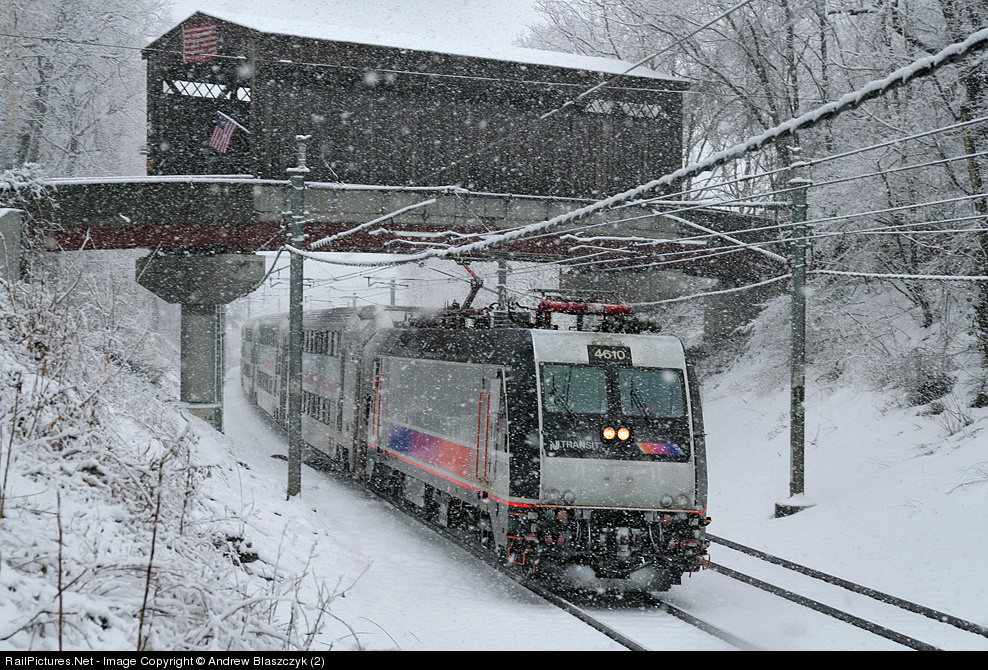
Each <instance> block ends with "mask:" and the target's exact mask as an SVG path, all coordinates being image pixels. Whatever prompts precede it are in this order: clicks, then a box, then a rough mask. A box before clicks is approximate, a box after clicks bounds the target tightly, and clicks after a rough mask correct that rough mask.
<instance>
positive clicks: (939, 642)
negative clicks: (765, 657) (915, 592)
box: [707, 534, 988, 651]
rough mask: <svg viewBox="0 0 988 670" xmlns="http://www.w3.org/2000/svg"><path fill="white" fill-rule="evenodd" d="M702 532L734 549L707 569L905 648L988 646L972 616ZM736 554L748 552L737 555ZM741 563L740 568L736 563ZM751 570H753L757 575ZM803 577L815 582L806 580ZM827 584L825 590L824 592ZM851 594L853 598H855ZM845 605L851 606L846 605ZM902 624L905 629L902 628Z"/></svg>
mask: <svg viewBox="0 0 988 670" xmlns="http://www.w3.org/2000/svg"><path fill="white" fill-rule="evenodd" d="M707 537H708V538H709V539H710V540H711V541H712V542H714V543H715V544H717V545H720V546H721V547H725V548H727V549H729V550H730V551H731V552H735V554H733V555H732V554H730V553H729V554H728V558H729V561H730V562H732V563H733V564H734V566H735V567H728V566H727V565H724V564H722V563H711V569H712V570H714V571H715V572H718V573H720V574H722V575H725V576H727V577H730V578H732V579H735V580H738V581H741V582H744V583H746V584H749V585H751V586H754V587H755V588H758V589H760V590H762V591H766V592H768V593H772V594H773V595H776V596H778V597H781V598H784V599H786V600H788V601H790V602H794V603H796V604H798V605H801V606H803V607H806V608H809V609H812V610H814V611H817V612H820V613H822V614H825V615H827V616H830V617H833V618H835V619H837V620H839V621H843V622H845V623H848V624H850V625H852V626H855V627H857V628H860V629H862V630H865V631H867V632H869V633H872V634H874V635H877V636H879V637H882V638H885V639H888V640H891V641H893V642H896V643H898V644H901V645H903V646H905V647H908V648H910V649H916V650H922V651H932V650H940V649H945V648H959V649H972V648H979V649H988V629H986V628H985V627H984V626H980V625H978V624H976V623H974V622H971V621H966V620H964V619H962V618H960V617H956V616H953V615H951V614H948V613H946V612H941V611H939V610H936V609H933V608H931V607H926V606H924V605H919V604H917V603H914V602H910V601H908V600H905V599H903V598H899V597H897V596H893V595H891V594H888V593H883V592H881V591H878V590H877V589H873V588H871V587H867V586H863V585H861V584H857V583H854V582H851V581H849V580H846V579H843V578H841V577H837V576H835V575H830V574H827V573H824V572H822V571H819V570H815V569H813V568H809V567H807V566H804V565H800V564H798V563H795V562H793V561H789V560H786V559H783V558H779V557H777V556H773V555H771V554H768V553H766V552H762V551H759V550H757V549H753V548H751V547H747V546H745V545H742V544H739V543H737V542H733V541H731V540H728V539H725V538H722V537H718V536H716V535H710V534H708V536H707ZM738 556H744V557H750V558H746V559H745V560H741V561H739V560H738ZM742 564H743V567H744V570H745V571H744V572H742V570H741V569H738V568H739V566H740V565H742ZM759 564H761V565H762V566H765V565H767V566H773V567H770V568H769V569H768V570H766V569H764V567H759ZM773 570H774V571H773ZM751 573H757V575H758V576H755V574H751ZM791 575H797V576H799V577H800V579H796V580H793V579H792V578H791V577H790V576H791ZM806 578H808V579H809V580H811V582H812V583H813V584H816V586H814V585H813V584H809V585H808V584H807V579H806ZM769 580H771V581H769ZM797 583H798V585H797ZM783 584H785V586H784V585H783ZM820 585H826V586H820ZM828 588H829V590H830V593H828V592H827V591H828ZM797 590H798V592H797ZM834 591H838V592H843V594H844V595H842V596H841V595H838V596H835V595H833V592H834ZM847 593H850V594H854V596H855V597H854V598H849V597H848V596H847V595H846V594H847ZM855 598H856V601H854V600H855ZM825 599H826V600H830V601H831V602H841V603H843V604H842V607H841V608H838V607H835V606H833V605H832V604H828V603H826V602H823V600H825ZM852 601H854V602H852ZM850 609H853V610H854V612H851V611H848V610H850ZM883 620H884V621H891V622H893V623H892V624H890V625H883V624H882V623H879V621H883ZM891 625H895V629H893V628H891ZM904 630H905V631H908V632H903V631H904ZM920 636H922V638H923V639H920Z"/></svg>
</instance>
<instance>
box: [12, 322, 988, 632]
mask: <svg viewBox="0 0 988 670" xmlns="http://www.w3.org/2000/svg"><path fill="white" fill-rule="evenodd" d="M42 307H43V305H42V306H40V307H39V308H38V309H39V312H38V313H39V314H43V313H45V310H44V309H41V308H42ZM5 309H6V308H5ZM16 310H20V311H16ZM16 310H11V311H7V312H5V313H4V319H5V321H4V322H3V326H4V328H3V329H0V335H2V338H0V340H2V341H0V374H2V376H3V383H2V384H0V396H2V398H0V400H2V401H3V402H2V403H0V411H2V412H4V413H5V415H4V417H5V418H4V420H3V421H4V423H0V447H2V449H0V468H2V470H3V477H2V479H0V500H3V508H2V509H0V513H2V518H0V650H21V651H23V650H29V649H30V650H55V649H58V648H59V644H60V642H59V637H60V636H61V638H62V639H61V644H62V646H63V648H65V649H104V650H111V649H115V650H132V649H135V648H136V647H137V646H138V639H140V640H141V643H140V644H141V645H143V647H144V648H147V649H158V650H180V649H190V648H191V649H230V648H232V649H248V648H262V649H270V650H279V649H286V648H298V647H308V648H312V649H317V650H323V649H402V650H453V649H474V650H486V649H492V650H493V649H513V650H514V649H517V650H527V649H539V650H564V649H565V650H568V649H586V650H614V649H619V648H620V647H619V646H618V645H617V644H616V643H615V642H613V641H611V640H609V639H608V638H606V637H604V636H603V635H601V634H599V633H597V632H594V631H592V630H591V629H589V628H588V627H587V626H585V625H584V624H582V623H580V622H578V621H577V620H576V619H573V618H572V617H570V616H568V615H566V614H564V613H562V612H561V611H559V610H556V609H554V608H552V607H550V606H548V605H546V604H544V603H542V602H540V601H539V600H538V599H537V598H535V597H534V596H532V595H531V594H529V593H528V592H527V591H525V590H524V589H522V588H521V587H520V586H518V585H517V584H515V583H513V582H512V581H510V580H509V579H507V578H506V577H504V576H501V575H498V574H495V573H492V571H491V570H490V569H488V568H486V567H485V566H483V565H481V564H480V563H479V562H478V561H476V560H475V559H474V558H472V557H471V556H469V555H467V554H465V553H464V552H462V551H461V550H459V549H457V548H455V547H452V546H450V545H448V544H447V543H446V542H444V541H443V540H440V539H437V538H436V537H434V536H433V535H432V534H431V533H430V532H429V531H427V530H424V529H423V528H420V527H418V526H417V525H416V524H414V523H412V522H409V521H408V520H407V519H406V518H404V517H403V516H402V515H400V514H399V513H397V512H395V511H394V510H392V509H390V508H389V507H388V506H387V505H385V504H384V503H382V502H380V501H378V500H377V499H375V498H373V497H371V496H370V495H369V494H368V493H367V492H366V491H364V490H363V489H361V488H360V487H358V486H355V485H353V484H351V483H348V482H347V481H345V480H342V479H339V478H334V477H333V476H330V475H328V474H325V473H321V472H317V471H314V470H311V469H309V468H305V469H304V470H303V491H302V493H301V495H300V496H298V497H295V498H293V499H291V500H287V499H286V494H285V489H286V484H287V468H286V464H285V461H284V460H282V459H281V458H275V457H274V456H277V455H282V454H284V453H285V444H284V437H283V435H282V433H281V432H280V431H279V430H277V429H276V428H274V427H272V425H271V424H270V422H268V421H266V420H265V419H264V418H263V417H262V416H260V415H258V414H257V413H256V412H255V411H254V410H253V409H252V408H251V407H250V406H249V405H248V404H247V403H246V401H245V400H244V398H243V396H242V395H241V393H240V391H239V388H238V385H237V373H236V370H235V369H231V371H230V376H229V378H228V384H227V393H226V413H225V425H226V434H225V435H223V434H219V433H216V432H215V431H213V430H212V429H210V428H209V427H208V426H207V425H206V424H204V423H202V422H200V421H198V420H196V419H194V418H191V417H188V416H183V415H182V414H180V413H179V412H178V411H176V410H175V409H174V408H173V407H172V405H171V402H170V401H169V400H168V396H169V392H168V391H167V390H166V391H164V392H163V391H162V390H161V389H160V388H157V387H155V386H152V385H149V384H148V383H146V382H144V381H142V380H140V379H139V378H137V377H136V376H133V374H132V370H131V368H128V367H126V366H125V367H119V366H118V365H117V364H115V363H114V362H112V361H103V360H102V359H99V358H94V359H93V360H88V361H85V362H86V365H87V366H88V367H87V368H85V369H86V370H90V372H89V373H88V375H89V380H76V381H72V375H70V374H69V373H68V372H67V370H68V369H69V368H71V365H69V364H65V366H62V365H61V364H60V365H59V366H55V365H54V363H55V362H57V361H59V360H62V359H60V358H58V357H55V358H51V357H50V356H49V353H50V350H45V349H43V348H39V347H40V346H41V345H40V344H39V341H38V340H37V339H36V338H34V337H33V336H32V335H31V333H32V331H31V330H30V328H34V327H36V325H35V324H33V322H32V320H31V319H28V318H25V314H26V313H25V311H24V307H23V306H22V305H21V306H19V307H18V308H16ZM65 316H66V317H69V316H72V314H68V315H65ZM73 318H78V316H75V317H73ZM64 321H65V319H64V318H63V319H61V320H59V321H57V323H53V324H51V325H50V328H51V329H52V330H49V331H46V332H49V340H48V341H49V342H51V341H52V340H51V339H50V338H51V335H50V334H51V333H56V334H57V333H58V332H61V331H59V330H58V328H59V327H61V324H62V323H63V322H64ZM85 337H88V336H85ZM85 337H83V338H82V339H85ZM80 342H81V340H79V341H77V342H76V344H79V345H80V346H78V348H77V349H76V350H75V351H76V354H75V355H76V356H77V357H78V356H81V357H82V358H83V359H85V357H87V356H90V357H92V356H93V353H92V352H93V351H95V349H86V348H85V347H83V346H81V344H80ZM46 351H47V352H48V353H46ZM87 352H88V353H87ZM773 356H776V353H773V352H772V351H771V350H769V349H766V348H764V347H763V348H761V350H756V352H755V353H751V352H749V353H748V354H747V355H746V356H742V357H739V358H738V359H737V361H735V363H734V364H733V365H732V366H731V367H729V368H727V369H726V371H722V372H720V373H718V374H714V375H711V376H709V377H708V378H707V379H706V381H705V385H704V399H705V418H706V425H707V431H708V438H707V444H708V453H709V463H710V477H709V479H710V500H709V508H708V509H709V514H710V516H711V517H712V518H713V523H712V524H711V526H710V531H711V532H712V533H714V534H716V535H719V536H721V537H725V538H728V539H731V540H734V541H737V542H741V543H743V544H747V545H750V546H754V547H756V548H759V549H762V550H765V551H768V552H771V553H774V554H777V555H781V556H784V557H787V558H790V559H792V560H795V561H796V562H799V563H802V564H804V565H808V566H810V567H813V568H816V569H818V570H822V571H825V572H829V573H832V574H836V575H839V576H841V577H844V578H846V579H850V580H852V581H856V582H858V583H862V584H865V585H868V586H871V587H873V588H876V589H878V590H880V591H884V592H887V593H890V594H893V595H896V596H899V597H902V598H906V599H908V600H911V601H913V602H917V603H919V604H922V605H926V606H928V607H932V608H935V609H938V610H941V611H944V612H947V613H949V614H952V615H955V616H958V617H961V618H964V619H968V620H971V621H974V622H976V623H978V624H981V625H985V626H988V611H986V608H985V605H984V603H985V602H988V570H986V569H985V559H984V553H985V550H986V549H988V529H986V528H985V526H984V524H982V523H980V519H981V518H982V517H983V516H984V514H985V512H986V510H988V449H986V447H988V437H986V434H985V428H986V427H988V410H983V409H982V410H976V409H971V408H969V407H967V404H966V403H965V402H963V401H962V400H961V399H960V396H955V395H953V394H950V395H948V396H946V397H944V398H942V399H941V401H940V402H941V403H942V406H943V411H942V412H941V413H939V414H929V413H928V409H929V407H921V408H915V407H914V408H906V403H904V402H902V399H901V398H900V397H898V396H897V395H896V392H894V391H885V392H878V391H874V390H871V389H870V388H869V387H868V386H866V385H864V384H860V383H856V382H851V381H849V380H848V379H847V378H845V377H837V378H832V377H828V376H827V375H824V374H821V371H820V370H816V369H815V368H813V367H812V366H811V368H810V374H809V375H808V379H809V380H811V382H810V385H809V390H808V398H807V431H806V432H807V459H806V461H807V465H806V493H807V498H809V499H810V500H811V501H812V502H814V503H815V505H814V506H813V507H810V508H809V509H806V510H804V511H802V512H800V513H799V514H796V515H794V516H791V517H787V518H782V519H776V518H773V511H774V505H775V503H776V502H780V501H784V500H785V499H786V497H787V494H788V480H789V474H788V468H789V457H788V451H789V446H788V435H789V432H788V414H789V413H788V403H789V400H788V389H787V388H785V387H783V386H781V385H779V384H773V383H769V382H768V381H767V380H771V379H773V378H774V377H778V376H779V374H778V369H779V363H778V361H773V360H770V357H773ZM38 361H40V363H39V362H38ZM233 362H234V361H231V363H233ZM42 364H43V365H46V366H48V367H47V369H46V375H45V376H41V375H39V374H38V373H39V371H40V370H39V366H40V365H42ZM773 369H774V371H773ZM136 371H138V372H139V371H140V370H136ZM104 374H105V375H107V376H106V377H104V376H103V375H104ZM111 376H112V379H111ZM783 376H784V375H783ZM828 379H832V381H828ZM18 383H20V384H21V387H22V393H21V394H20V395H17V394H15V393H14V388H15V386H16V384H18ZM87 384H88V386H87ZM94 386H95V387H98V388H100V389H102V391H101V393H100V394H96V395H93V394H92V390H91V387H94ZM965 388H966V387H965V385H964V384H962V383H958V384H957V389H956V390H955V392H954V393H962V392H964V391H965ZM968 390H969V389H968ZM28 391H30V393H29V392H28ZM32 397H33V398H35V399H37V398H44V399H45V400H44V402H40V403H38V404H37V407H34V406H30V407H29V406H27V405H26V404H25V403H27V402H28V400H29V399H30V398H32ZM965 397H966V396H965ZM17 398H20V400H17ZM18 403H19V404H18ZM14 413H17V415H18V417H19V418H18V420H17V421H16V422H12V421H11V416H12V415H13V414H14ZM12 423H16V424H17V426H18V431H20V432H18V433H17V435H18V436H19V437H18V438H17V439H15V440H12V439H11V424H12ZM24 436H28V437H30V440H28V441H23V440H22V439H21V438H23V437H24ZM19 440H20V441H19ZM162 457H164V462H165V464H166V467H165V468H164V470H163V474H160V475H159V473H160V472H162V471H161V469H160V468H159V467H158V465H157V463H159V462H161V460H160V459H161V458H162ZM188 466H191V467H188ZM159 476H160V477H161V479H159ZM162 484H163V485H162ZM159 491H160V492H161V493H160V495H159V493H158V492H159ZM186 491H190V492H194V495H192V496H191V497H189V496H186V495H185V493H186ZM156 520H157V521H156ZM152 548H153V550H154V555H153V556H151V551H152ZM722 551H723V550H722ZM712 552H713V558H714V560H715V561H716V560H717V558H718V546H717V545H714V547H713V549H712ZM235 555H238V556H239V557H240V559H241V560H243V561H244V562H243V563H242V564H240V563H238V561H237V560H236V557H235ZM255 555H256V557H257V560H250V559H253V558H254V557H255ZM149 566H150V567H151V568H152V569H151V573H150V578H149V572H148V568H149ZM717 578H721V576H720V575H715V574H713V573H709V572H701V573H699V574H696V575H693V576H692V577H690V578H689V579H685V580H684V583H683V584H682V585H681V586H677V587H674V589H675V591H674V596H675V598H676V599H677V601H680V602H690V601H694V602H695V601H697V600H700V601H705V602H706V603H708V604H709V603H715V604H716V606H717V607H718V608H720V609H721V610H723V608H725V607H730V606H731V597H730V595H729V593H728V592H727V591H725V590H723V589H721V588H720V587H718V586H717V582H716V579H717ZM60 593H61V596H60V595H59V594H60ZM618 614H619V616H620V617H621V618H624V619H627V618H628V617H629V616H631V617H634V616H637V613H636V612H633V611H630V612H629V611H623V612H619V613H618ZM742 614H743V615H744V616H745V617H749V618H750V614H749V613H747V612H745V613H742ZM142 616H143V620H142ZM640 616H641V617H645V618H649V619H651V618H653V617H655V613H647V612H644V613H640ZM784 616H785V615H784V614H781V613H780V614H778V615H777V617H778V618H779V619H781V618H783V617H784ZM784 623H785V622H783V621H764V624H765V627H766V628H771V627H772V626H773V625H778V628H779V630H786V627H785V626H784V625H782V624H784ZM665 625H668V622H664V621H659V620H656V621H655V623H654V626H655V627H661V626H665ZM650 626H651V624H650ZM654 630H655V629H654V628H653V632H654ZM659 630H661V628H659ZM659 637H660V638H661V635H660V636H659ZM667 642H668V648H670V649H683V648H685V649H697V650H710V649H722V648H724V644H723V643H721V642H719V641H717V640H715V639H713V638H710V637H709V636H706V635H703V634H700V633H697V632H692V633H683V632H682V631H681V630H678V629H677V631H676V632H675V633H672V632H670V635H669V638H668V640H667ZM844 645H847V646H848V647H850V645H851V642H850V640H849V639H847V640H841V639H837V640H836V641H834V640H832V639H827V638H822V637H816V636H813V635H811V634H806V633H801V634H800V635H799V636H795V634H793V635H789V636H788V637H782V636H780V637H777V638H776V639H770V640H768V644H766V645H765V646H768V647H769V648H779V649H793V648H796V649H815V648H826V649H831V648H836V649H840V648H844ZM855 645H858V646H854V647H853V648H860V643H858V642H856V643H855ZM875 648H876V649H884V648H888V643H886V642H882V641H880V640H877V639H876V641H875Z"/></svg>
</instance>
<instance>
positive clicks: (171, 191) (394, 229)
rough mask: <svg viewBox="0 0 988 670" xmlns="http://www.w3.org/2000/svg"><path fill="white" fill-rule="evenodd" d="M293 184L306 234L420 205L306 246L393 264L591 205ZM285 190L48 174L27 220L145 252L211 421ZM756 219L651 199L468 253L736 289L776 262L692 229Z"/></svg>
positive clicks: (55, 243)
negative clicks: (235, 329) (174, 308)
mask: <svg viewBox="0 0 988 670" xmlns="http://www.w3.org/2000/svg"><path fill="white" fill-rule="evenodd" d="M305 186H306V188H305V190H304V198H305V199H304V202H305V214H306V218H305V223H304V229H305V233H306V235H307V240H308V241H309V242H313V241H316V240H324V239H325V238H327V237H331V236H334V235H339V234H340V233H344V232H347V231H351V230H353V229H354V228H355V227H357V226H360V225H361V224H365V223H367V222H369V221H373V220H375V219H378V218H380V217H382V216H384V215H387V214H390V213H393V212H396V211H399V210H402V209H403V208H406V207H409V206H411V205H418V204H421V203H423V202H426V201H431V202H429V204H426V205H424V206H419V207H416V208H414V209H411V210H409V211H406V212H404V213H402V214H399V215H397V216H395V217H394V218H392V219H389V220H387V221H386V222H384V223H381V224H380V225H375V226H371V227H366V228H363V229H361V230H359V231H358V232H355V233H352V234H348V235H345V236H340V237H339V238H338V239H335V240H334V241H331V242H329V243H327V244H324V245H320V246H319V249H318V251H319V252H348V253H385V254H396V255H397V258H399V259H400V256H401V255H403V254H411V253H417V252H420V251H422V250H423V249H424V248H439V249H443V248H454V247H456V246H458V245H461V244H464V243H469V242H474V241H478V240H483V239H485V238H488V237H490V236H492V235H497V234H498V233H503V232H506V231H508V230H511V229H515V228H518V227H521V226H525V225H529V224H532V223H538V222H542V221H546V220H549V219H551V218H553V217H556V216H558V215H560V214H565V213H567V212H571V211H573V210H576V209H579V208H581V207H584V206H586V205H588V204H590V203H591V202H592V201H589V200H583V199H577V198H564V197H552V196H523V195H511V194H497V193H478V192H472V191H468V190H465V189H462V188H456V187H418V188H409V187H405V188H400V187H385V186H365V185H349V184H347V185H343V184H335V183H324V182H307V183H306V184H305ZM291 191H292V189H291V187H290V185H289V182H287V181H279V180H265V179H255V178H250V177H238V176H229V175H224V176H208V175H192V176H176V175H167V176H151V177H134V178H113V179H101V180H96V179H67V180H54V181H53V184H52V189H51V191H50V193H49V194H48V196H49V197H46V198H41V199H38V200H37V201H36V204H35V205H34V207H33V208H32V209H31V210H30V211H29V218H30V220H31V221H32V222H33V223H32V228H33V232H34V234H36V235H38V236H40V237H41V239H42V241H43V248H45V249H46V250H49V251H80V250H108V249H132V248H145V249H148V250H149V252H150V253H149V254H148V256H146V257H144V258H141V259H139V260H138V261H137V264H136V268H135V279H136V281H137V282H138V283H139V284H141V285H142V286H144V287H145V288H147V289H149V290H151V291H152V292H153V293H155V294H156V295H158V296H159V297H161V298H162V299H164V300H166V301H167V302H171V303H177V304H180V305H181V309H182V340H181V358H182V366H181V368H182V369H181V380H182V381H181V400H182V401H183V402H185V403H186V404H187V406H188V407H189V409H190V411H192V412H193V413H194V414H196V415H198V416H200V417H202V418H204V419H205V420H207V421H209V422H211V423H213V425H215V426H216V427H217V428H220V429H221V428H222V383H223V379H222V376H223V363H222V362H223V351H222V350H221V348H220V347H219V346H218V344H217V343H218V342H221V341H222V339H221V337H220V336H221V335H222V330H221V328H222V323H223V319H222V314H223V306H224V305H225V304H227V303H229V302H231V301H233V300H235V299H237V298H239V297H242V296H243V295H246V294H247V293H248V292H250V291H252V290H253V289H254V288H256V287H257V285H258V284H259V282H260V281H261V280H262V279H263V277H264V273H265V261H264V257H263V256H260V255H258V253H257V252H260V251H271V250H276V249H280V248H282V247H283V245H284V244H285V241H286V236H287V232H288V222H289V218H290V212H289V211H288V210H289V202H290V200H289V198H290V196H291ZM666 209H667V210H668V209H672V208H671V207H670V206H669V205H666ZM682 209H683V208H682V207H680V208H678V209H677V211H678V210H682ZM760 223H763V220H761V219H757V218H754V217H741V216H738V215H737V214H733V213H726V212H723V211H717V210H713V209H702V208H695V207H694V208H690V209H689V210H688V211H687V212H679V213H677V214H675V215H673V214H668V215H664V214H663V213H662V212H661V211H660V210H658V209H657V208H656V207H655V206H654V205H641V204H639V205H630V206H624V207H621V208H618V209H610V210H603V211H600V212H597V213H595V214H593V215H592V216H590V217H588V218H586V219H583V220H581V221H580V222H579V224H578V225H577V224H573V225H568V226H561V227H559V228H555V229H552V230H551V231H549V232H546V233H542V234H539V235H533V236H530V237H526V238H522V239H517V240H513V241H511V242H507V243H504V244H499V245H497V246H494V247H490V248H488V249H485V250H484V251H483V252H482V253H479V254H474V255H473V256H472V259H473V260H488V261H489V260H500V259H505V260H526V261H535V262H558V263H562V264H572V265H573V266H578V267H580V268H582V272H583V274H584V276H585V275H586V273H587V272H588V270H587V268H589V269H590V271H606V272H610V273H613V272H615V271H618V270H620V269H621V268H627V267H633V266H636V265H642V264H648V263H654V262H661V263H662V268H663V270H665V271H670V272H672V271H674V272H679V273H683V274H687V275H692V276H699V277H711V278H716V279H719V280H721V281H723V282H726V283H728V284H737V283H740V282H748V281H752V280H755V279H757V278H760V277H763V276H766V275H768V274H777V273H778V270H779V264H778V262H777V261H774V260H772V259H771V258H769V257H767V256H766V255H764V254H762V253H756V252H755V251H753V250H751V249H747V248H744V247H740V248H739V247H738V246H737V245H735V244H733V243H731V242H730V241H728V240H726V239H725V238H723V237H718V236H716V235H714V236H710V235H707V236H704V237H703V239H691V238H695V237H696V236H697V235H702V233H701V232H700V231H701V230H703V229H711V228H715V229H718V230H719V231H723V232H727V231H730V230H731V229H735V230H736V229H743V228H746V227H754V226H755V225H757V224H760ZM724 247H730V249H725V248H724ZM656 274H657V273H656V271H655V270H654V269H650V270H647V271H645V272H641V271H638V272H636V271H633V270H630V271H627V272H624V273H620V275H623V279H622V280H621V281H624V283H625V284H626V285H627V286H629V287H631V286H635V287H637V289H638V290H641V287H642V286H643V285H645V286H653V284H650V283H649V282H650V281H651V280H654V278H655V276H656ZM620 275H619V276H620ZM578 276H579V275H578ZM645 290H650V289H648V288H646V289H645ZM652 299H654V298H652Z"/></svg>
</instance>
